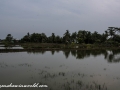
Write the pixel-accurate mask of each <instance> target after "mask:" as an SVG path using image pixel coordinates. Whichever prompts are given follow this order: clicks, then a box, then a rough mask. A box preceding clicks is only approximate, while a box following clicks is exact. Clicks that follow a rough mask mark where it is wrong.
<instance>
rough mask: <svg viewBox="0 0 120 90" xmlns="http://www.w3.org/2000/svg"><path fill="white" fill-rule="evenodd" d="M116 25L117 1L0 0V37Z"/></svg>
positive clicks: (119, 10)
mask: <svg viewBox="0 0 120 90" xmlns="http://www.w3.org/2000/svg"><path fill="white" fill-rule="evenodd" d="M119 25H120V0H0V38H2V39H4V38H5V37H6V35H7V34H9V33H10V34H12V35H13V37H14V38H19V39H20V38H22V37H23V36H24V35H26V34H27V33H28V32H30V33H34V32H36V33H45V34H46V35H47V36H50V35H51V33H52V32H54V33H55V34H56V35H60V36H62V35H63V34H64V32H65V31H66V30H67V29H68V30H69V31H70V32H71V33H72V32H75V31H78V30H87V31H91V32H94V31H97V32H99V33H103V32H104V31H105V30H106V29H107V28H108V27H109V26H115V27H119Z"/></svg>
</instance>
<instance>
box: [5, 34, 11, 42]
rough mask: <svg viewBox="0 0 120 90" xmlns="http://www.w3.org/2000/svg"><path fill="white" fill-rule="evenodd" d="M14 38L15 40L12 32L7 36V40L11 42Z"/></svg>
mask: <svg viewBox="0 0 120 90" xmlns="http://www.w3.org/2000/svg"><path fill="white" fill-rule="evenodd" d="M12 40H13V36H12V35H11V34H8V35H7V36H6V39H5V41H7V42H9V43H11V42H12Z"/></svg>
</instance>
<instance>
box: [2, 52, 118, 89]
mask: <svg viewBox="0 0 120 90" xmlns="http://www.w3.org/2000/svg"><path fill="white" fill-rule="evenodd" d="M119 61H120V50H114V51H109V50H96V51H95V50H94V51H91V50H80V51H77V50H73V51H71V50H66V51H40V52H8V53H0V85H3V84H4V85H8V84H10V83H12V84H15V85H19V84H22V85H29V84H34V83H39V84H43V85H48V88H1V90H6V89H7V90H38V89H39V90H120V62H119Z"/></svg>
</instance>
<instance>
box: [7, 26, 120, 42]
mask: <svg viewBox="0 0 120 90" xmlns="http://www.w3.org/2000/svg"><path fill="white" fill-rule="evenodd" d="M119 33H120V28H118V27H108V29H107V30H105V32H104V33H103V34H99V33H98V32H97V31H94V32H93V33H91V32H90V31H86V30H79V31H78V32H73V33H70V31H69V30H66V32H65V33H64V34H63V36H62V37H61V36H59V35H55V33H52V34H51V36H46V34H45V33H32V34H30V33H29V32H28V33H27V34H26V35H25V36H24V37H22V38H21V39H20V40H19V42H21V43H28V42H31V43H58V44H62V43H65V44H68V43H77V44H81V43H85V44H95V43H98V44H100V43H108V42H109V43H120V35H119ZM5 40H6V41H9V42H11V41H14V42H15V41H16V40H15V39H13V36H12V35H11V34H8V35H7V36H6V39H5Z"/></svg>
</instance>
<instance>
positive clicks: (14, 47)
mask: <svg viewBox="0 0 120 90" xmlns="http://www.w3.org/2000/svg"><path fill="white" fill-rule="evenodd" d="M0 49H23V47H21V46H20V45H15V46H13V47H5V46H4V45H0Z"/></svg>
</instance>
